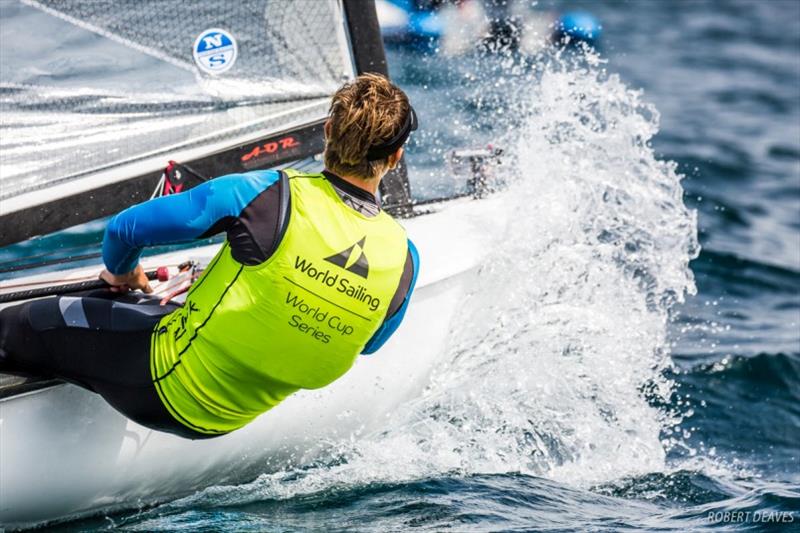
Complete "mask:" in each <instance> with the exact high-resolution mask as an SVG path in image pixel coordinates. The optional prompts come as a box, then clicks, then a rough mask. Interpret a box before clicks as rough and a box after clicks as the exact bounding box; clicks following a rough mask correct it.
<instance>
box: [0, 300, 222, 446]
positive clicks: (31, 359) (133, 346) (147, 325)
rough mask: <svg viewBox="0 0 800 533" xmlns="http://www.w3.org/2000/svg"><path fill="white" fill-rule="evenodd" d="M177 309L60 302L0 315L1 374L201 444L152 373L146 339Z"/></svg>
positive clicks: (152, 303) (144, 303)
mask: <svg viewBox="0 0 800 533" xmlns="http://www.w3.org/2000/svg"><path fill="white" fill-rule="evenodd" d="M176 308H177V306H176V305H169V306H164V307H162V306H160V305H158V300H155V299H142V298H140V297H131V296H127V297H125V296H123V297H121V298H115V299H108V298H105V297H96V296H95V297H92V296H88V297H87V296H84V297H74V296H58V297H52V298H45V299H41V300H34V301H32V302H26V303H24V304H21V305H18V306H14V307H8V308H5V309H2V310H0V371H2V372H8V373H18V374H28V375H36V376H42V377H56V378H60V379H63V380H65V381H69V382H72V383H75V384H77V385H79V386H81V387H84V388H86V389H89V390H91V391H94V392H96V393H98V394H100V395H101V396H103V398H104V399H105V400H106V401H107V402H108V403H109V404H110V405H111V406H112V407H114V408H115V409H117V410H118V411H120V412H121V413H122V414H124V415H125V416H127V417H128V418H130V419H131V420H133V421H135V422H137V423H139V424H142V425H144V426H147V427H150V428H153V429H157V430H160V431H167V432H170V433H175V434H178V435H180V436H183V437H187V438H206V437H207V435H204V434H201V433H198V432H195V431H193V430H192V429H190V428H188V427H186V426H184V425H183V424H181V423H180V422H178V421H177V420H175V419H174V417H172V415H171V414H170V413H169V411H167V409H166V408H165V407H164V405H163V403H162V402H161V399H160V398H159V397H158V393H157V392H156V390H155V387H154V385H153V382H152V378H151V374H150V334H151V332H152V330H153V328H154V327H155V325H156V324H157V323H158V321H159V319H160V318H161V317H162V316H164V315H165V314H168V313H170V312H172V311H174V310H175V309H176Z"/></svg>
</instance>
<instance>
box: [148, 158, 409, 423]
mask: <svg viewBox="0 0 800 533" xmlns="http://www.w3.org/2000/svg"><path fill="white" fill-rule="evenodd" d="M285 172H286V174H287V176H288V178H289V179H288V181H289V190H290V206H291V208H290V210H289V221H288V226H287V228H286V232H285V234H284V236H283V239H282V240H281V242H280V244H279V245H278V248H277V250H276V251H275V253H274V254H273V255H272V256H271V257H270V258H269V259H268V260H267V261H265V262H264V263H262V264H260V265H256V266H244V265H242V264H240V263H238V262H237V261H236V260H234V259H233V257H232V256H231V252H230V247H229V245H228V243H225V245H223V247H222V249H221V250H220V251H219V253H217V255H216V257H215V258H214V259H213V261H212V262H211V263H210V264H209V266H208V267H207V268H206V270H205V272H204V273H203V275H202V276H201V277H200V279H198V280H197V281H196V282H195V284H194V286H193V287H192V289H191V291H190V292H189V295H188V296H187V298H186V303H185V305H184V306H183V307H182V308H181V309H179V310H177V311H175V312H173V313H171V314H169V315H167V316H165V317H164V318H163V319H162V320H161V321H160V323H159V325H158V327H156V329H155V330H154V332H153V337H152V349H151V370H152V374H153V380H154V382H155V384H156V389H157V390H158V392H159V394H160V396H161V399H162V401H163V402H164V404H165V405H166V406H167V408H168V409H169V410H170V412H171V413H172V414H173V416H175V417H176V418H177V419H178V420H180V421H181V422H183V423H184V424H186V425H187V426H188V427H191V428H192V429H194V430H196V431H199V432H201V433H210V434H214V433H226V432H228V431H231V430H234V429H237V428H240V427H242V426H244V425H245V424H247V423H248V422H250V421H251V420H253V419H254V418H255V417H256V416H258V415H259V414H261V413H263V412H264V411H267V410H268V409H270V408H272V407H274V406H275V405H277V404H278V403H280V402H281V401H282V400H283V399H284V398H286V396H288V395H289V394H291V393H293V392H295V391H297V390H298V389H301V388H304V389H315V388H319V387H323V386H325V385H327V384H329V383H331V382H332V381H334V380H335V379H337V378H338V377H340V376H341V375H342V374H344V373H345V372H347V370H348V369H350V367H351V366H352V365H353V363H354V362H355V358H356V357H357V356H358V354H359V353H360V352H361V350H362V349H363V348H364V346H365V345H366V343H367V341H369V339H370V338H371V337H372V335H373V334H374V333H375V331H376V330H377V329H378V328H379V327H380V325H381V324H382V323H383V320H384V318H385V317H386V313H387V310H388V308H389V303H390V301H391V299H392V297H393V296H394V294H395V291H396V290H397V287H398V284H399V282H400V277H401V276H402V273H403V267H404V264H405V260H406V254H407V250H408V244H407V238H406V235H405V231H404V230H403V228H402V227H401V226H400V225H399V224H397V223H396V222H395V221H394V220H392V218H391V217H390V216H389V215H387V214H386V213H384V212H380V213H379V214H378V215H377V216H375V217H366V216H364V215H362V214H361V213H358V212H357V211H355V210H353V209H351V208H350V207H348V206H346V205H345V204H344V203H343V202H342V201H341V199H340V198H339V196H338V194H337V193H336V191H335V190H334V189H333V187H332V185H331V184H330V183H329V182H328V180H327V179H325V177H324V176H323V175H321V174H312V175H307V174H300V173H297V172H295V171H292V170H287V171H285Z"/></svg>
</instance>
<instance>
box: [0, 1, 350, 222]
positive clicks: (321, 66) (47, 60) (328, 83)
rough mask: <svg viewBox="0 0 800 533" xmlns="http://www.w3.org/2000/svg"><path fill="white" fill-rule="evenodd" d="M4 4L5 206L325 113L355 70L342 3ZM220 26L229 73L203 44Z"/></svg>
mask: <svg viewBox="0 0 800 533" xmlns="http://www.w3.org/2000/svg"><path fill="white" fill-rule="evenodd" d="M1 5H2V17H0V113H1V114H2V116H3V120H2V121H1V122H0V153H2V158H1V159H0V210H2V212H3V214H6V213H9V212H13V211H17V210H21V209H28V208H31V207H34V206H37V205H40V204H44V203H46V202H49V201H52V200H53V199H54V198H58V197H59V196H63V195H64V194H66V193H69V194H75V193H76V192H79V191H82V190H88V189H92V188H96V187H98V186H101V185H103V184H108V183H113V182H114V181H115V180H124V179H127V178H128V177H130V176H131V174H132V173H141V172H142V171H150V170H154V169H157V168H158V167H160V166H163V164H164V162H165V158H166V157H169V158H173V159H177V158H178V157H179V156H183V159H186V158H189V157H192V156H195V155H198V154H208V153H211V152H214V151H218V150H221V149H224V148H225V147H229V146H234V145H236V144H237V143H238V144H242V143H244V142H247V141H249V140H252V139H257V138H259V137H263V136H265V135H268V134H269V133H272V132H276V131H280V130H282V129H285V128H286V127H288V126H291V125H296V124H302V123H309V122H311V121H313V120H318V119H321V118H323V117H324V116H325V114H326V112H327V106H328V102H329V97H330V95H331V94H332V93H333V91H334V90H335V89H336V88H337V87H338V86H339V85H341V83H342V82H343V81H344V80H347V79H351V78H353V77H354V76H355V69H354V63H353V58H352V53H351V50H350V46H349V40H348V35H347V31H346V27H345V21H344V13H343V8H342V5H341V3H340V2H338V1H336V0H259V1H252V2H221V1H220V2H217V3H208V2H206V3H203V4H202V5H201V4H197V3H194V2H175V1H169V0H161V1H154V2H147V3H146V4H144V3H138V2H123V3H120V2H115V1H113V0H93V1H92V2H77V1H76V2H71V1H55V0H22V1H20V2H16V1H11V0H3V1H2V4H1ZM31 28H36V32H35V37H33V36H32V34H31ZM214 28H219V29H222V30H223V31H224V32H226V33H227V34H228V35H230V36H231V37H232V38H233V39H234V40H235V42H236V45H237V46H236V48H237V51H236V52H237V53H236V56H235V58H234V60H233V64H232V66H231V67H230V68H228V69H226V70H224V72H221V73H219V74H215V73H209V72H206V71H205V70H203V68H202V65H201V64H199V63H198V62H197V61H196V60H195V57H194V56H195V54H194V53H193V47H194V46H195V42H196V41H197V39H198V37H200V36H201V34H203V33H204V32H205V31H207V30H209V29H214Z"/></svg>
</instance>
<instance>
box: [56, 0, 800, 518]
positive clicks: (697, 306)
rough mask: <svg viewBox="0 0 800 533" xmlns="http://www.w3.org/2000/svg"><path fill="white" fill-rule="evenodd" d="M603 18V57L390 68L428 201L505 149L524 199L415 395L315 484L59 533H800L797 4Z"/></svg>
mask: <svg viewBox="0 0 800 533" xmlns="http://www.w3.org/2000/svg"><path fill="white" fill-rule="evenodd" d="M563 5H565V4H564V3H561V4H556V5H555V6H556V7H560V6H563ZM571 5H572V4H571ZM548 6H550V4H547V6H545V7H548ZM589 6H590V7H591V9H592V10H593V11H594V12H595V14H596V15H598V16H599V17H600V19H601V20H602V22H603V26H604V29H605V34H604V35H605V37H604V43H603V46H602V48H601V50H600V51H586V50H580V49H573V50H567V51H552V50H551V51H545V52H542V53H540V54H539V55H536V56H534V57H523V56H521V55H519V54H514V53H509V54H502V53H501V54H491V55H486V54H482V53H475V54H469V55H468V56H467V57H460V58H456V59H454V58H445V57H442V56H439V55H436V54H432V53H428V54H426V55H422V56H420V55H419V53H418V52H410V51H406V50H390V53H389V60H390V64H391V67H392V74H393V77H394V78H395V80H396V81H397V82H398V83H400V84H401V85H402V86H403V87H404V88H406V89H407V90H408V92H409V94H410V95H411V98H412V100H413V101H414V103H415V107H416V108H417V109H418V113H419V115H420V120H421V129H420V131H419V132H418V133H415V134H414V138H413V139H412V142H411V145H410V148H409V162H410V166H411V171H410V173H411V176H412V187H413V189H414V193H415V195H416V196H417V197H432V196H436V195H438V194H441V193H442V192H449V191H452V190H457V189H459V187H461V186H462V184H461V183H460V182H458V181H456V180H454V179H453V176H452V175H451V174H450V173H449V172H448V169H447V166H446V165H444V164H443V160H444V156H445V155H446V153H447V152H448V151H449V150H451V149H453V148H457V147H462V146H465V145H481V144H486V143H490V142H491V143H494V144H495V145H499V146H502V147H503V148H504V149H505V154H506V155H505V158H504V163H503V165H502V166H501V167H499V172H500V173H501V174H502V178H503V180H504V181H505V182H506V183H507V187H508V188H509V189H510V190H511V194H509V195H507V198H508V199H507V203H506V205H505V209H507V210H508V212H509V213H510V215H511V216H510V217H509V219H510V223H509V225H508V227H507V229H506V231H505V233H504V234H502V235H497V236H496V240H495V242H496V245H495V248H494V249H493V250H492V251H491V253H489V254H488V256H487V258H486V260H485V262H484V263H483V264H482V265H481V268H480V271H479V274H478V278H477V281H476V283H475V284H474V286H472V287H471V290H470V291H469V293H468V294H467V296H466V297H465V301H464V302H463V305H462V306H461V312H460V315H459V316H458V317H457V320H456V321H455V323H454V324H453V326H452V327H451V331H450V343H449V348H448V352H447V353H446V354H444V356H443V357H442V358H441V359H442V361H443V362H442V364H441V365H439V366H438V367H437V368H436V369H435V371H434V374H433V376H432V378H431V382H430V384H429V385H428V387H427V388H426V390H425V391H424V393H423V394H422V395H421V396H420V397H419V398H417V399H415V400H414V401H412V402H410V403H409V404H407V405H405V406H404V407H403V408H402V409H401V410H399V411H398V412H395V413H393V414H392V415H391V416H390V417H387V419H386V424H385V427H384V428H383V429H382V430H381V431H378V432H375V433H373V434H368V435H360V436H359V437H358V438H357V439H345V440H342V441H336V442H330V443H327V444H328V450H329V452H328V454H327V455H326V456H325V457H323V458H322V459H320V460H319V461H317V462H315V463H314V464H308V465H302V466H300V467H298V468H296V469H295V470H291V471H282V472H279V473H271V474H264V475H262V476H260V477H258V478H257V479H255V480H253V481H251V482H249V483H245V484H242V485H237V486H217V487H211V488H208V489H206V490H203V491H201V492H199V493H196V494H193V495H191V496H188V497H186V498H183V499H179V500H176V501H171V502H165V503H163V504H161V505H158V506H156V507H152V508H145V509H135V510H131V511H128V512H120V513H116V514H113V515H111V516H108V517H98V518H92V519H89V520H83V521H79V522H72V523H66V524H63V525H62V526H61V527H63V528H64V530H73V529H79V530H95V529H113V528H119V529H123V530H130V531H151V530H178V529H181V530H191V531H217V530H228V531H240V530H251V531H293V530H333V531H336V530H361V531H404V530H409V529H421V530H429V531H441V530H452V531H506V530H519V531H535V530H541V531H584V530H592V531H618V530H660V531H689V530H705V529H707V528H708V529H722V530H769V529H775V530H791V529H795V530H797V529H800V444H799V443H800V392H798V390H800V389H799V388H798V387H800V96H799V95H798V87H799V86H800V85H798V84H800V7H799V5H798V4H797V3H794V2H789V1H786V2H784V1H780V0H775V1H772V2H726V3H724V4H718V3H712V2H692V3H689V2H683V3H677V4H675V3H667V2H663V3H662V2H630V3H608V4H602V5H600V4H595V3H591V4H589ZM98 233H99V232H98V228H96V227H93V226H90V227H89V229H87V231H86V233H85V234H84V237H82V238H86V239H89V237H86V235H95V236H96V235H97V234H98ZM423 260H424V258H423ZM132 504H133V505H135V504H134V502H132Z"/></svg>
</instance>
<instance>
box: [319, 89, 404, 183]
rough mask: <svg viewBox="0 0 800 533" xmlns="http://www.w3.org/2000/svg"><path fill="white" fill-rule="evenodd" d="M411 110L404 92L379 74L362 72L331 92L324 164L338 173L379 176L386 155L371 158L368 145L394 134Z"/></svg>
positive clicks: (386, 162) (384, 167)
mask: <svg viewBox="0 0 800 533" xmlns="http://www.w3.org/2000/svg"><path fill="white" fill-rule="evenodd" d="M410 112H411V106H410V105H409V102H408V97H407V96H406V94H405V93H404V92H403V91H402V90H401V89H399V88H398V87H397V86H396V85H394V84H393V83H392V82H390V81H389V80H388V79H386V78H385V77H384V76H381V75H379V74H362V75H360V76H359V77H357V78H356V79H355V80H353V81H352V82H348V83H346V84H345V85H343V86H342V87H341V88H340V89H339V90H338V91H336V94H334V95H333V100H332V101H331V109H330V122H329V124H330V125H329V127H328V131H327V138H326V140H325V167H326V168H327V169H328V170H330V171H331V172H333V173H334V174H337V175H339V176H350V177H354V178H360V179H363V180H372V179H378V178H380V177H382V176H383V175H384V174H385V173H386V172H387V171H388V170H389V167H390V165H389V157H388V156H387V157H383V158H380V159H377V160H372V161H371V160H370V159H372V158H368V157H367V152H368V151H369V149H370V147H372V146H375V145H379V144H381V143H383V142H386V141H388V140H389V139H392V138H393V137H395V136H397V135H398V133H399V132H400V130H401V129H402V128H403V127H404V124H405V123H406V119H407V117H408V115H409V113H410Z"/></svg>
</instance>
